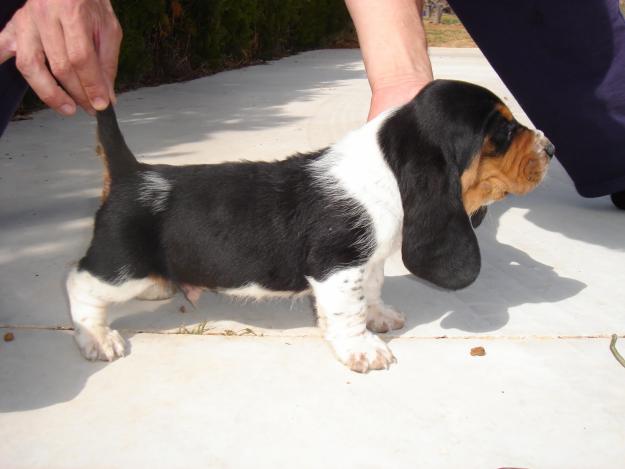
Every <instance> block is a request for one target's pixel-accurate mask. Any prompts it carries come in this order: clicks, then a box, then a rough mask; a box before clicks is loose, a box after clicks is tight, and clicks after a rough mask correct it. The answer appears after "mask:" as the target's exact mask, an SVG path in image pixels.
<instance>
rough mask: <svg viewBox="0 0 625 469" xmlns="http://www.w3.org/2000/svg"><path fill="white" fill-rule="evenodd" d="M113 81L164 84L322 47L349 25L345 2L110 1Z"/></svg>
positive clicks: (307, 0)
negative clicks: (118, 34) (118, 46)
mask: <svg viewBox="0 0 625 469" xmlns="http://www.w3.org/2000/svg"><path fill="white" fill-rule="evenodd" d="M112 3H113V7H114V9H115V11H116V13H117V15H118V18H119V21H120V23H121V24H122V28H123V30H124V41H123V44H122V50H121V54H120V62H119V75H118V83H119V84H120V85H122V86H129V85H130V86H134V85H137V84H145V83H161V82H164V81H172V80H178V79H184V78H190V77H191V76H193V75H200V74H206V73H210V72H212V71H216V70H220V69H223V68H229V67H232V66H240V65H244V64H248V63H251V62H254V61H257V60H265V59H270V58H274V57H279V56H283V55H285V54H287V53H290V52H294V51H299V50H305V49H310V48H313V47H318V46H322V45H324V41H326V40H327V39H328V38H329V37H331V36H332V35H334V34H337V33H339V32H341V31H342V30H343V29H345V28H346V27H348V26H349V24H350V19H349V15H348V14H347V11H346V8H345V5H344V3H343V1H342V0H236V1H234V0H113V2H112Z"/></svg>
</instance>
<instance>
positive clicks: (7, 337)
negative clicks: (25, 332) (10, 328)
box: [4, 332, 15, 342]
mask: <svg viewBox="0 0 625 469" xmlns="http://www.w3.org/2000/svg"><path fill="white" fill-rule="evenodd" d="M13 339H15V336H14V335H13V332H7V333H6V334H4V341H5V342H11V341H12V340H13Z"/></svg>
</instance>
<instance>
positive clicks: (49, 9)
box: [0, 0, 122, 114]
mask: <svg viewBox="0 0 625 469" xmlns="http://www.w3.org/2000/svg"><path fill="white" fill-rule="evenodd" d="M0 1H1V0H0ZM121 38H122V31H121V27H120V25H119V22H118V21H117V18H116V16H115V13H114V11H113V9H112V7H111V4H110V0H27V2H26V4H25V6H24V7H23V8H21V9H20V10H18V11H17V13H16V14H15V15H14V16H13V19H12V20H11V21H10V22H9V24H8V25H7V26H6V27H5V28H4V30H2V31H1V32H0V63H2V62H4V61H5V60H7V59H9V58H10V57H13V56H16V64H17V67H18V69H19V71H20V72H21V73H22V75H24V78H25V79H26V81H28V83H29V84H30V86H31V87H32V89H33V90H34V91H35V93H37V95H38V96H39V97H40V98H41V99H42V101H44V102H45V103H46V104H47V105H49V106H50V107H52V108H54V109H56V110H57V111H59V112H61V113H63V114H73V113H74V112H75V109H76V103H78V105H80V106H81V107H83V108H84V109H85V110H86V111H87V112H89V113H94V112H95V110H103V109H105V108H106V107H107V106H108V103H109V101H110V100H114V99H115V93H114V88H113V84H114V82H115V76H116V74H117V64H118V62H117V61H118V55H119V48H120V44H121ZM46 60H47V63H48V66H46ZM48 67H49V69H48ZM59 84H60V85H61V86H59Z"/></svg>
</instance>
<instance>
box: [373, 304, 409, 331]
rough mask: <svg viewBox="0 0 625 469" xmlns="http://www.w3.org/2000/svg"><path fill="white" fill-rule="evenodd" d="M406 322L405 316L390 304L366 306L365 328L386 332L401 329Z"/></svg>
mask: <svg viewBox="0 0 625 469" xmlns="http://www.w3.org/2000/svg"><path fill="white" fill-rule="evenodd" d="M404 324H406V316H405V315H404V314H403V313H400V312H399V311H395V310H394V309H393V308H391V307H390V306H386V305H381V306H369V307H368V308H367V329H369V330H370V331H373V332H382V333H384V332H388V331H392V330H395V329H401V328H402V327H404Z"/></svg>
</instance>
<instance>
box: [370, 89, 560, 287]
mask: <svg viewBox="0 0 625 469" xmlns="http://www.w3.org/2000/svg"><path fill="white" fill-rule="evenodd" d="M379 143H380V146H381V148H382V151H383V153H384V156H385V158H386V160H387V162H388V163H389V165H390V167H391V168H392V169H393V171H394V173H395V175H396V177H397V180H398V184H399V189H400V192H401V196H402V204H403V208H404V224H403V233H402V258H403V261H404V264H405V265H406V267H407V268H408V269H409V270H410V271H411V272H412V273H413V274H415V275H416V276H418V277H421V278H423V279H425V280H428V281H430V282H432V283H434V284H436V285H438V286H441V287H444V288H450V289H458V288H463V287H466V286H468V285H470V284H471V283H472V282H473V281H474V280H475V278H476V277H477V275H478V273H479V271H480V265H481V261H480V252H479V247H478V244H477V238H476V237H475V233H474V231H473V227H472V225H471V218H470V217H471V216H472V217H473V223H474V225H475V226H477V225H478V224H479V222H481V219H482V218H483V216H484V214H485V211H486V206H487V205H488V204H490V203H492V202H494V201H496V200H500V199H502V198H503V197H505V196H506V195H507V194H509V193H511V194H519V195H521V194H525V193H527V192H529V191H531V190H532V189H533V188H534V187H536V185H537V184H538V183H539V182H540V181H541V180H542V178H543V176H544V174H545V172H546V170H547V166H548V163H549V160H550V159H551V157H552V156H553V154H554V147H553V145H552V144H551V143H550V142H549V141H548V140H547V139H546V138H545V137H544V135H543V134H542V132H539V131H532V130H530V129H528V128H526V127H524V126H522V125H521V124H519V123H518V122H517V121H516V120H515V119H514V117H513V116H512V113H511V112H510V111H509V109H508V108H507V107H506V106H505V104H503V102H502V101H501V100H499V98H497V97H496V96H495V95H494V94H493V93H491V92H490V91H488V90H487V89H485V88H482V87H480V86H477V85H473V84H470V83H466V82H460V81H450V80H436V81H434V82H432V83H431V84H429V85H428V86H426V87H425V88H423V90H422V91H421V92H420V93H419V94H418V95H417V96H416V97H415V98H414V99H413V100H412V101H411V102H410V103H408V104H406V105H405V106H403V107H401V108H400V109H398V110H397V111H396V112H395V113H394V114H392V115H391V116H389V117H388V119H387V120H386V121H385V122H384V124H383V125H382V127H381V129H380V132H379Z"/></svg>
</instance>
